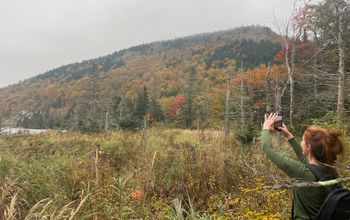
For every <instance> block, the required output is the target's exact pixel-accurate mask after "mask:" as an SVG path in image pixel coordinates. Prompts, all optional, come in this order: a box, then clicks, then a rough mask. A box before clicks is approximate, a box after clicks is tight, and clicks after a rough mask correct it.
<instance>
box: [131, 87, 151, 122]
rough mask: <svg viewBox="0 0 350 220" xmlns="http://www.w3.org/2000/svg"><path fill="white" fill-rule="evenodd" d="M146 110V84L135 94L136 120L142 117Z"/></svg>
mask: <svg viewBox="0 0 350 220" xmlns="http://www.w3.org/2000/svg"><path fill="white" fill-rule="evenodd" d="M147 111H148V92H147V88H146V86H144V87H143V90H142V91H141V92H140V93H139V94H138V95H137V99H136V106H135V111H134V113H135V117H136V118H137V119H138V120H142V121H143V119H144V117H145V115H146V114H147Z"/></svg>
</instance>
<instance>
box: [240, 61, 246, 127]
mask: <svg viewBox="0 0 350 220" xmlns="http://www.w3.org/2000/svg"><path fill="white" fill-rule="evenodd" d="M243 86H244V84H243V63H242V64H241V70H240V110H241V126H240V128H241V130H243V129H244V127H245V112H244V97H243V91H244V88H243Z"/></svg>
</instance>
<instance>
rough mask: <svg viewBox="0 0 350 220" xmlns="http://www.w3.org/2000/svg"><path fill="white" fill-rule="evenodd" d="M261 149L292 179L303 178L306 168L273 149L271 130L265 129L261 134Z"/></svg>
mask: <svg viewBox="0 0 350 220" xmlns="http://www.w3.org/2000/svg"><path fill="white" fill-rule="evenodd" d="M261 147H262V150H263V152H264V153H265V154H266V155H267V157H268V158H269V159H270V160H271V161H272V162H273V163H274V164H275V165H276V166H277V167H278V168H280V169H281V170H282V171H283V172H285V173H286V174H287V175H288V176H289V177H291V178H303V177H304V175H305V172H307V171H306V166H305V165H304V164H303V163H301V162H299V161H296V160H293V159H291V158H289V157H288V156H286V155H285V154H283V153H282V152H281V151H279V150H278V149H275V148H273V147H272V141H271V135H270V133H269V130H267V129H263V130H262V134H261Z"/></svg>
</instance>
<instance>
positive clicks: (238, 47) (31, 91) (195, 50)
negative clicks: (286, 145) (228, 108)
mask: <svg viewBox="0 0 350 220" xmlns="http://www.w3.org/2000/svg"><path fill="white" fill-rule="evenodd" d="M280 48H281V45H280V44H279V36H278V35H277V34H276V33H274V32H273V31H272V30H271V29H270V28H268V27H263V26H245V27H239V28H234V29H230V30H223V31H216V32H212V33H202V34H196V35H190V36H186V37H182V38H176V39H174V40H163V41H156V42H152V43H148V44H140V45H136V46H133V47H130V48H127V49H122V50H119V51H116V52H114V53H111V54H108V55H106V56H101V57H98V58H94V59H89V60H84V61H82V62H76V63H71V64H66V65H63V66H60V67H57V68H54V69H52V70H49V71H46V72H44V73H42V74H38V75H37V76H34V77H31V78H29V79H27V80H24V81H22V82H19V83H17V84H14V85H11V86H8V87H4V88H1V89H0V99H1V101H0V107H1V111H0V114H1V115H2V116H3V118H9V117H14V114H17V113H19V112H21V111H29V112H34V111H40V112H45V114H48V115H50V114H53V115H55V116H54V117H55V118H56V117H57V118H59V119H60V120H63V119H64V118H69V117H71V116H68V115H70V114H72V111H73V108H74V106H77V105H79V103H81V102H82V100H86V99H88V98H87V96H88V93H90V92H91V91H90V90H91V85H90V84H91V82H92V81H96V83H95V85H96V88H94V90H96V91H94V93H95V95H96V97H98V99H99V100H105V99H108V97H110V96H111V95H110V94H113V95H112V96H122V97H124V98H132V99H134V98H135V97H136V96H137V93H138V91H140V90H141V89H142V87H144V86H146V87H147V88H152V90H157V92H156V93H157V94H158V98H159V99H160V101H161V103H162V105H163V106H164V105H166V104H167V101H168V99H169V98H171V97H175V96H177V95H179V94H183V92H184V89H185V87H184V85H185V78H186V74H187V73H188V71H189V70H190V69H191V68H195V69H196V75H197V78H198V84H199V85H200V87H202V86H203V85H204V84H205V85H207V86H210V87H212V89H214V90H215V89H219V90H220V92H221V90H222V84H224V82H225V77H226V73H227V70H228V68H231V67H229V66H228V64H227V63H230V60H234V62H240V63H244V67H245V68H254V67H256V66H258V65H260V64H263V63H265V64H266V63H268V62H273V56H274V55H275V54H276V53H277V51H279V50H280ZM230 65H231V64H230ZM89 91H90V92H89ZM163 108H164V107H163ZM50 112H51V113H50ZM50 117H51V116H50Z"/></svg>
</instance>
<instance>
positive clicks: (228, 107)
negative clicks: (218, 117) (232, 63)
mask: <svg viewBox="0 0 350 220" xmlns="http://www.w3.org/2000/svg"><path fill="white" fill-rule="evenodd" d="M231 78H232V71H229V72H228V74H227V79H226V102H225V121H224V132H225V136H226V138H228V137H229V134H230V121H231V120H230V117H231V116H230V114H231V106H232V105H231Z"/></svg>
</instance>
